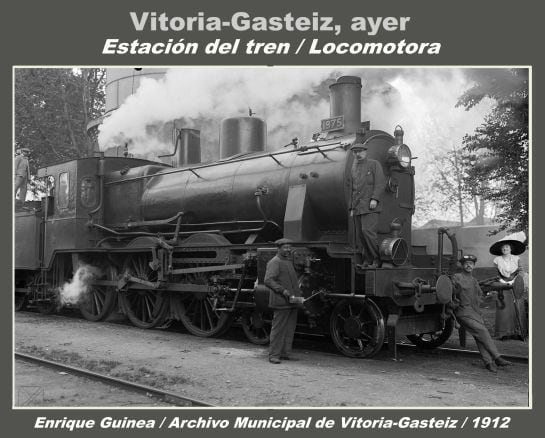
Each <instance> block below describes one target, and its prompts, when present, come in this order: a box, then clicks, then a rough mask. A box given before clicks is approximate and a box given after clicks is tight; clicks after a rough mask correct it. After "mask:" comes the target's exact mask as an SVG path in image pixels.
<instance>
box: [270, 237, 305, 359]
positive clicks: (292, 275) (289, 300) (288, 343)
mask: <svg viewBox="0 0 545 438" xmlns="http://www.w3.org/2000/svg"><path fill="white" fill-rule="evenodd" d="M275 243H276V244H277V246H278V252H277V253H276V255H275V256H274V257H273V258H272V259H271V260H270V261H269V263H267V269H266V271H265V279H264V283H265V285H266V286H267V287H269V288H270V289H271V290H272V292H271V293H270V294H269V307H270V308H271V309H273V310H274V316H273V321H272V328H271V342H270V345H269V362H271V363H273V364H279V363H281V361H282V360H298V359H296V358H295V357H292V356H290V354H291V349H292V344H293V335H294V334H295V326H296V324H297V305H296V304H295V303H293V301H295V300H294V299H293V298H294V297H301V296H302V295H303V293H302V292H301V289H300V288H299V280H298V278H297V273H296V272H295V268H294V267H293V261H292V258H291V253H292V247H291V244H292V243H293V242H292V241H291V240H290V239H279V240H277V241H276V242H275Z"/></svg>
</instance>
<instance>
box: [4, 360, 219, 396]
mask: <svg viewBox="0 0 545 438" xmlns="http://www.w3.org/2000/svg"><path fill="white" fill-rule="evenodd" d="M15 358H16V359H17V360H22V361H26V362H29V363H33V364H38V365H40V366H43V367H48V368H54V369H57V370H61V371H64V372H67V373H70V374H75V375H78V376H82V377H86V378H89V379H92V380H95V381H99V382H102V383H106V384H108V385H111V386H115V387H118V388H122V389H126V390H129V391H133V392H138V393H142V394H146V395H151V396H153V397H155V398H157V399H159V400H162V401H164V402H165V403H169V404H172V405H174V406H183V407H213V405H211V404H209V403H205V402H203V401H201V400H196V399H192V398H189V397H185V396H183V395H181V394H176V393H173V392H170V391H165V390H162V389H158V388H154V387H151V386H147V385H141V384H139V383H135V382H129V381H127V380H123V379H118V378H116V377H111V376H107V375H104V374H100V373H96V372H94V371H89V370H86V369H83V368H78V367H74V366H71V365H65V364H62V363H59V362H55V361H51V360H48V359H44V358H41V357H38V356H33V355H29V354H25V353H19V352H15Z"/></svg>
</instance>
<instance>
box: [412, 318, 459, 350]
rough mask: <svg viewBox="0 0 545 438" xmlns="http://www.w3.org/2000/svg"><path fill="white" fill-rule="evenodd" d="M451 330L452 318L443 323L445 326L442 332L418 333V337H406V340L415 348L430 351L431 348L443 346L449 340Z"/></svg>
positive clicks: (452, 326) (452, 325) (452, 327)
mask: <svg viewBox="0 0 545 438" xmlns="http://www.w3.org/2000/svg"><path fill="white" fill-rule="evenodd" d="M453 329H454V320H453V319H452V318H449V319H447V320H446V321H445V326H444V327H443V329H442V330H439V331H437V332H434V333H420V334H418V335H407V338H408V339H409V341H411V342H412V343H413V344H414V345H416V346H417V347H420V348H424V349H426V350H431V349H433V348H437V347H439V346H441V345H443V344H444V343H445V342H446V341H447V340H448V338H450V335H451V334H452V330H453Z"/></svg>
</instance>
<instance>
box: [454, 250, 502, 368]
mask: <svg viewBox="0 0 545 438" xmlns="http://www.w3.org/2000/svg"><path fill="white" fill-rule="evenodd" d="M459 261H460V264H461V265H462V272H460V273H458V274H454V275H453V276H452V283H453V285H454V298H453V307H454V314H455V315H456V319H457V320H458V322H459V323H460V324H461V325H462V326H463V327H464V328H465V330H466V332H468V333H469V334H471V335H472V336H473V337H474V338H475V342H476V343H477V348H478V349H479V352H480V353H481V357H482V359H483V362H484V365H485V367H486V369H487V370H488V371H491V372H493V373H496V372H498V368H497V367H498V366H500V367H504V366H507V365H512V364H511V362H509V361H507V360H505V359H504V358H502V357H501V356H500V353H499V352H498V349H497V347H496V344H494V340H493V339H492V336H491V335H490V332H489V331H488V329H487V328H486V326H485V324H484V319H483V316H482V312H481V307H480V304H481V298H482V296H483V291H482V290H481V287H480V286H479V282H478V281H477V279H476V278H475V277H473V274H472V273H473V269H474V268H475V263H476V262H477V257H475V256H474V255H470V254H468V255H464V256H463V257H462V258H461V259H460V260H459Z"/></svg>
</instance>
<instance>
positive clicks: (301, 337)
mask: <svg viewBox="0 0 545 438" xmlns="http://www.w3.org/2000/svg"><path fill="white" fill-rule="evenodd" d="M21 313H28V314H33V315H35V314H36V313H35V312H28V311H22V312H21ZM54 316H55V317H58V318H59V317H60V318H66V319H78V320H82V321H87V320H86V319H85V318H83V316H81V315H80V314H79V313H77V312H70V313H67V314H55V315H54ZM41 317H44V318H47V317H49V315H41ZM108 323H112V324H121V325H124V326H127V327H133V326H132V324H131V323H130V322H129V321H127V320H118V321H109V322H108ZM234 328H237V327H234ZM165 329H166V330H168V331H171V332H173V333H178V332H183V333H187V332H186V331H185V329H183V328H180V325H177V326H174V327H171V326H166V327H165ZM296 334H297V335H298V336H297V338H296V341H295V342H296V344H295V346H296V347H298V346H299V347H302V348H303V349H306V350H311V351H317V352H322V353H324V354H332V355H341V353H339V352H338V351H337V349H336V348H335V346H334V345H333V344H332V343H331V342H330V341H326V340H325V339H326V337H325V336H323V335H317V334H309V333H304V332H303V333H301V332H296ZM222 338H227V339H231V340H234V341H240V342H246V343H248V344H249V343H250V342H249V341H248V340H247V338H246V337H245V335H244V334H243V333H241V332H240V331H239V330H230V331H229V332H227V333H225V334H224V335H222ZM250 345H251V344H250ZM387 348H388V343H387V342H385V343H384V346H383V348H382V350H383V352H384V353H386V350H387ZM397 348H398V349H400V350H401V351H403V350H405V351H411V350H412V351H418V352H419V353H421V354H436V353H438V352H441V354H449V355H452V356H462V357H480V353H479V352H478V351H477V350H469V349H465V348H454V347H445V346H443V347H437V348H435V349H425V348H419V347H417V346H415V345H413V344H411V343H407V342H398V343H397ZM502 357H504V358H505V359H507V360H510V361H513V362H516V363H521V364H527V363H528V356H522V355H515V354H509V353H507V354H502Z"/></svg>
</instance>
